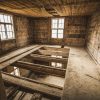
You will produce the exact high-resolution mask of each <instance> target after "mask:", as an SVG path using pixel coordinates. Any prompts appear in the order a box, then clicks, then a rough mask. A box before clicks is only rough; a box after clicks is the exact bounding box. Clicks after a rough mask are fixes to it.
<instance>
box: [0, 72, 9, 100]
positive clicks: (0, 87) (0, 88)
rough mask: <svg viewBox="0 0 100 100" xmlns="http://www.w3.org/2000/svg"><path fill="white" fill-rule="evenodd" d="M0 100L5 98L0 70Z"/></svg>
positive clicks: (5, 99)
mask: <svg viewBox="0 0 100 100" xmlns="http://www.w3.org/2000/svg"><path fill="white" fill-rule="evenodd" d="M0 100H7V96H6V92H5V87H4V83H3V80H2V75H1V72H0Z"/></svg>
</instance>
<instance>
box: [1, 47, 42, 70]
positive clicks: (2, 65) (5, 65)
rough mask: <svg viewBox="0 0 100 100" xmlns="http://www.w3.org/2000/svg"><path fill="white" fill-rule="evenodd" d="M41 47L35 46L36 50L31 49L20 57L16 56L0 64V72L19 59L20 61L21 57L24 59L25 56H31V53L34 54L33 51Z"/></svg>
mask: <svg viewBox="0 0 100 100" xmlns="http://www.w3.org/2000/svg"><path fill="white" fill-rule="evenodd" d="M41 47H42V46H37V47H36V48H33V49H32V50H29V51H27V52H25V53H22V54H21V55H18V56H16V57H14V58H12V59H9V60H7V61H5V62H3V63H1V64H0V70H2V69H3V68H5V67H7V66H9V65H11V64H12V63H14V62H16V61H18V60H19V59H21V58H23V57H25V56H27V55H29V54H31V53H32V52H34V51H36V50H38V49H40V48H41Z"/></svg>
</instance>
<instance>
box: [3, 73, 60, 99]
mask: <svg viewBox="0 0 100 100" xmlns="http://www.w3.org/2000/svg"><path fill="white" fill-rule="evenodd" d="M2 78H3V80H4V81H5V82H7V83H11V84H14V85H16V86H19V87H21V88H24V89H27V90H29V91H33V92H34V91H35V92H40V93H42V94H45V95H48V96H52V97H56V98H61V96H62V89H60V88H57V87H55V86H52V85H51V86H50V85H48V84H47V85H46V84H44V83H41V82H39V81H34V80H32V79H28V78H24V77H17V76H13V75H10V74H7V73H4V72H2ZM57 100H58V99H57Z"/></svg>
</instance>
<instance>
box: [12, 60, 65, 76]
mask: <svg viewBox="0 0 100 100" xmlns="http://www.w3.org/2000/svg"><path fill="white" fill-rule="evenodd" d="M13 66H16V67H20V68H25V69H28V70H31V71H33V72H40V73H44V74H47V75H55V76H60V77H65V73H66V70H65V69H60V68H54V67H51V66H45V65H40V64H34V63H29V62H23V61H17V62H15V63H14V64H13Z"/></svg>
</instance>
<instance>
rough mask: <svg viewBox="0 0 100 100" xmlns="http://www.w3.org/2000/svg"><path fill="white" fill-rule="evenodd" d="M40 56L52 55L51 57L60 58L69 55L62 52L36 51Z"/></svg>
mask: <svg viewBox="0 0 100 100" xmlns="http://www.w3.org/2000/svg"><path fill="white" fill-rule="evenodd" d="M38 51H39V53H40V54H42V55H53V56H62V57H68V56H69V53H66V52H62V51H55V50H38Z"/></svg>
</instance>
